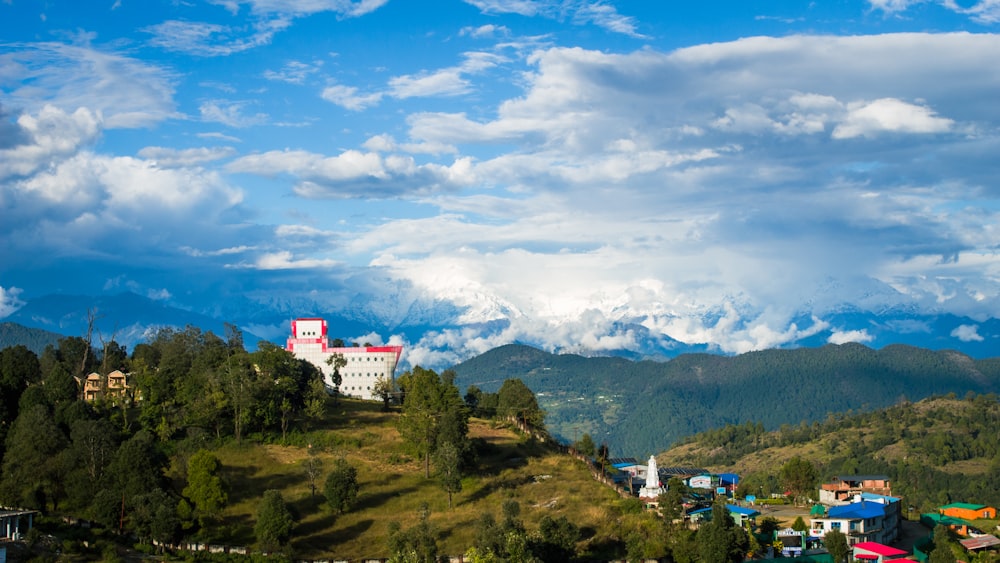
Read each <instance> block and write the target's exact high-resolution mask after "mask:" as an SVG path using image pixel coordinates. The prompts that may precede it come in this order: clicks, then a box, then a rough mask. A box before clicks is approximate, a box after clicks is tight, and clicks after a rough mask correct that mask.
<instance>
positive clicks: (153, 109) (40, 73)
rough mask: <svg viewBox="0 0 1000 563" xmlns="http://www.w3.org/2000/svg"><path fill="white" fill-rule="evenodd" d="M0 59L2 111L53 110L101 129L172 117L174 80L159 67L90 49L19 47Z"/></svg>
mask: <svg viewBox="0 0 1000 563" xmlns="http://www.w3.org/2000/svg"><path fill="white" fill-rule="evenodd" d="M5 47H6V48H7V50H8V52H6V53H2V54H0V68H2V69H4V70H3V71H2V72H3V75H2V78H3V79H5V80H6V81H9V83H10V84H16V86H14V87H12V88H10V89H5V91H4V92H3V94H2V98H0V99H2V100H3V101H4V105H7V106H8V107H11V106H16V107H20V108H24V109H25V110H26V111H28V112H38V111H39V110H40V109H41V108H42V107H44V106H47V105H49V106H55V107H58V108H59V109H61V110H63V111H65V112H75V111H77V110H78V109H80V108H84V109H86V110H87V111H89V112H91V113H93V114H96V115H99V116H101V121H102V123H103V127H105V128H111V129H113V128H134V127H146V126H149V125H152V124H155V123H158V122H160V121H163V120H165V119H168V118H172V117H176V116H177V113H176V111H175V104H174V100H173V95H174V81H175V79H176V77H175V76H174V74H173V73H172V72H171V71H169V70H166V69H164V68H162V67H159V66H156V65H153V64H150V63H147V62H143V61H140V60H138V59H134V58H131V57H127V56H124V55H121V54H119V53H115V52H112V51H104V50H100V49H95V48H93V47H90V46H80V45H66V44H61V43H52V42H47V43H21V44H13V45H10V44H8V45H6V46H5Z"/></svg>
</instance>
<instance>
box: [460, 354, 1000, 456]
mask: <svg viewBox="0 0 1000 563" xmlns="http://www.w3.org/2000/svg"><path fill="white" fill-rule="evenodd" d="M454 370H455V372H456V373H457V374H458V377H457V379H456V384H457V385H458V386H459V387H460V388H461V389H463V390H464V389H465V388H466V387H468V386H469V385H476V386H478V387H480V388H481V389H483V390H486V391H495V390H496V389H497V388H498V387H499V385H500V383H501V382H502V381H503V380H504V379H507V378H515V377H516V378H520V379H522V380H523V381H524V382H525V383H526V384H527V385H528V387H530V388H531V389H532V391H534V392H535V393H536V395H538V400H539V403H540V404H541V405H542V407H543V408H544V409H545V410H546V412H547V416H546V425H547V426H548V427H549V430H550V431H551V432H552V433H553V434H555V435H557V436H559V437H560V438H562V439H564V440H566V441H573V440H575V439H576V438H578V437H580V436H582V435H583V434H584V433H589V434H590V435H591V436H592V437H593V439H594V440H595V441H596V442H598V443H600V442H603V441H606V442H607V443H608V446H609V447H610V449H611V452H612V453H613V454H614V455H631V456H636V457H640V456H642V457H644V456H647V455H649V454H654V453H658V452H661V451H663V450H665V449H667V448H668V447H669V446H670V445H671V444H673V443H674V442H675V441H677V440H678V439H680V438H681V437H684V436H689V435H691V434H695V433H697V432H701V431H704V430H708V429H711V428H718V427H721V426H724V425H726V424H729V423H732V424H741V423H743V422H746V421H754V422H758V421H759V422H761V423H762V424H763V425H764V427H765V428H767V429H775V428H778V427H779V426H781V425H782V424H793V425H797V424H799V423H800V422H802V421H807V422H811V421H816V420H823V419H825V418H826V416H827V415H828V414H829V413H839V412H846V411H852V410H853V411H868V410H872V409H877V408H881V407H886V406H889V405H893V404H896V403H898V402H899V401H901V400H903V399H908V400H910V401H916V400H919V399H922V398H925V397H929V396H932V395H946V394H948V393H956V394H958V395H959V396H964V395H965V393H966V392H969V391H972V392H974V393H977V394H979V393H991V392H997V391H1000V358H990V359H984V360H974V359H972V358H970V357H968V356H966V355H964V354H961V353H958V352H954V351H931V350H926V349H922V348H915V347H911V346H903V345H894V346H887V347H885V348H882V349H880V350H873V349H871V348H868V347H866V346H863V345H860V344H843V345H827V346H823V347H821V348H802V349H796V350H765V351H760V352H750V353H747V354H741V355H739V356H716V355H710V354H688V355H682V356H678V357H676V358H674V359H672V360H670V361H667V362H652V361H642V362H633V361H629V360H625V359H621V358H606V357H601V358H585V357H582V356H578V355H572V354H563V355H555V354H549V353H547V352H544V351H541V350H537V349H534V348H531V347H528V346H523V345H516V344H513V345H508V346H501V347H499V348H496V349H494V350H491V351H489V352H487V353H485V354H482V355H480V356H478V357H475V358H472V359H470V360H468V361H466V362H463V363H461V364H458V365H457V366H455V367H454Z"/></svg>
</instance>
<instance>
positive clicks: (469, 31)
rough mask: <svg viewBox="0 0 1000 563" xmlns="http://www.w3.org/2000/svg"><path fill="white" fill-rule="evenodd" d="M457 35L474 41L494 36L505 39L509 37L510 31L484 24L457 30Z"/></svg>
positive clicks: (499, 26)
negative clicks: (471, 38) (474, 39)
mask: <svg viewBox="0 0 1000 563" xmlns="http://www.w3.org/2000/svg"><path fill="white" fill-rule="evenodd" d="M458 34H459V35H462V36H469V37H474V38H476V39H484V38H492V37H495V36H498V35H499V36H503V37H506V36H508V35H510V30H509V29H508V28H507V27H506V26H502V25H493V24H485V25H480V26H478V27H463V28H462V29H461V30H459V33H458Z"/></svg>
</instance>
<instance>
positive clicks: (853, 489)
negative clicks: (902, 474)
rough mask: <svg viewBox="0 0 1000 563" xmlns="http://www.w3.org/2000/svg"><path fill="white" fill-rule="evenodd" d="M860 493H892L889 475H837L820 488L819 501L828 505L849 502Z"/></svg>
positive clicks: (887, 494) (886, 494)
mask: <svg viewBox="0 0 1000 563" xmlns="http://www.w3.org/2000/svg"><path fill="white" fill-rule="evenodd" d="M860 493H873V494H876V495H885V496H891V495H892V486H891V483H890V482H889V477H888V476H887V475H837V476H835V477H834V478H833V479H832V480H831V481H830V482H829V483H823V484H822V485H821V486H820V490H819V501H820V502H821V503H823V504H825V505H827V506H835V505H838V504H847V503H849V502H851V499H853V498H854V497H855V496H856V495H858V494H860Z"/></svg>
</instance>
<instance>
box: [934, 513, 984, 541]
mask: <svg viewBox="0 0 1000 563" xmlns="http://www.w3.org/2000/svg"><path fill="white" fill-rule="evenodd" d="M920 523H921V524H923V525H924V526H927V527H928V528H930V529H932V530H933V529H934V528H935V527H937V526H938V525H941V526H945V527H947V528H948V529H949V530H951V531H952V532H955V534H956V535H958V536H961V537H963V538H967V537H971V536H981V535H983V532H982V531H981V530H979V529H978V528H976V527H975V526H973V525H972V523H971V522H969V521H968V520H965V519H962V518H956V517H954V516H948V515H946V514H938V513H934V512H929V513H926V514H921V515H920Z"/></svg>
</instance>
